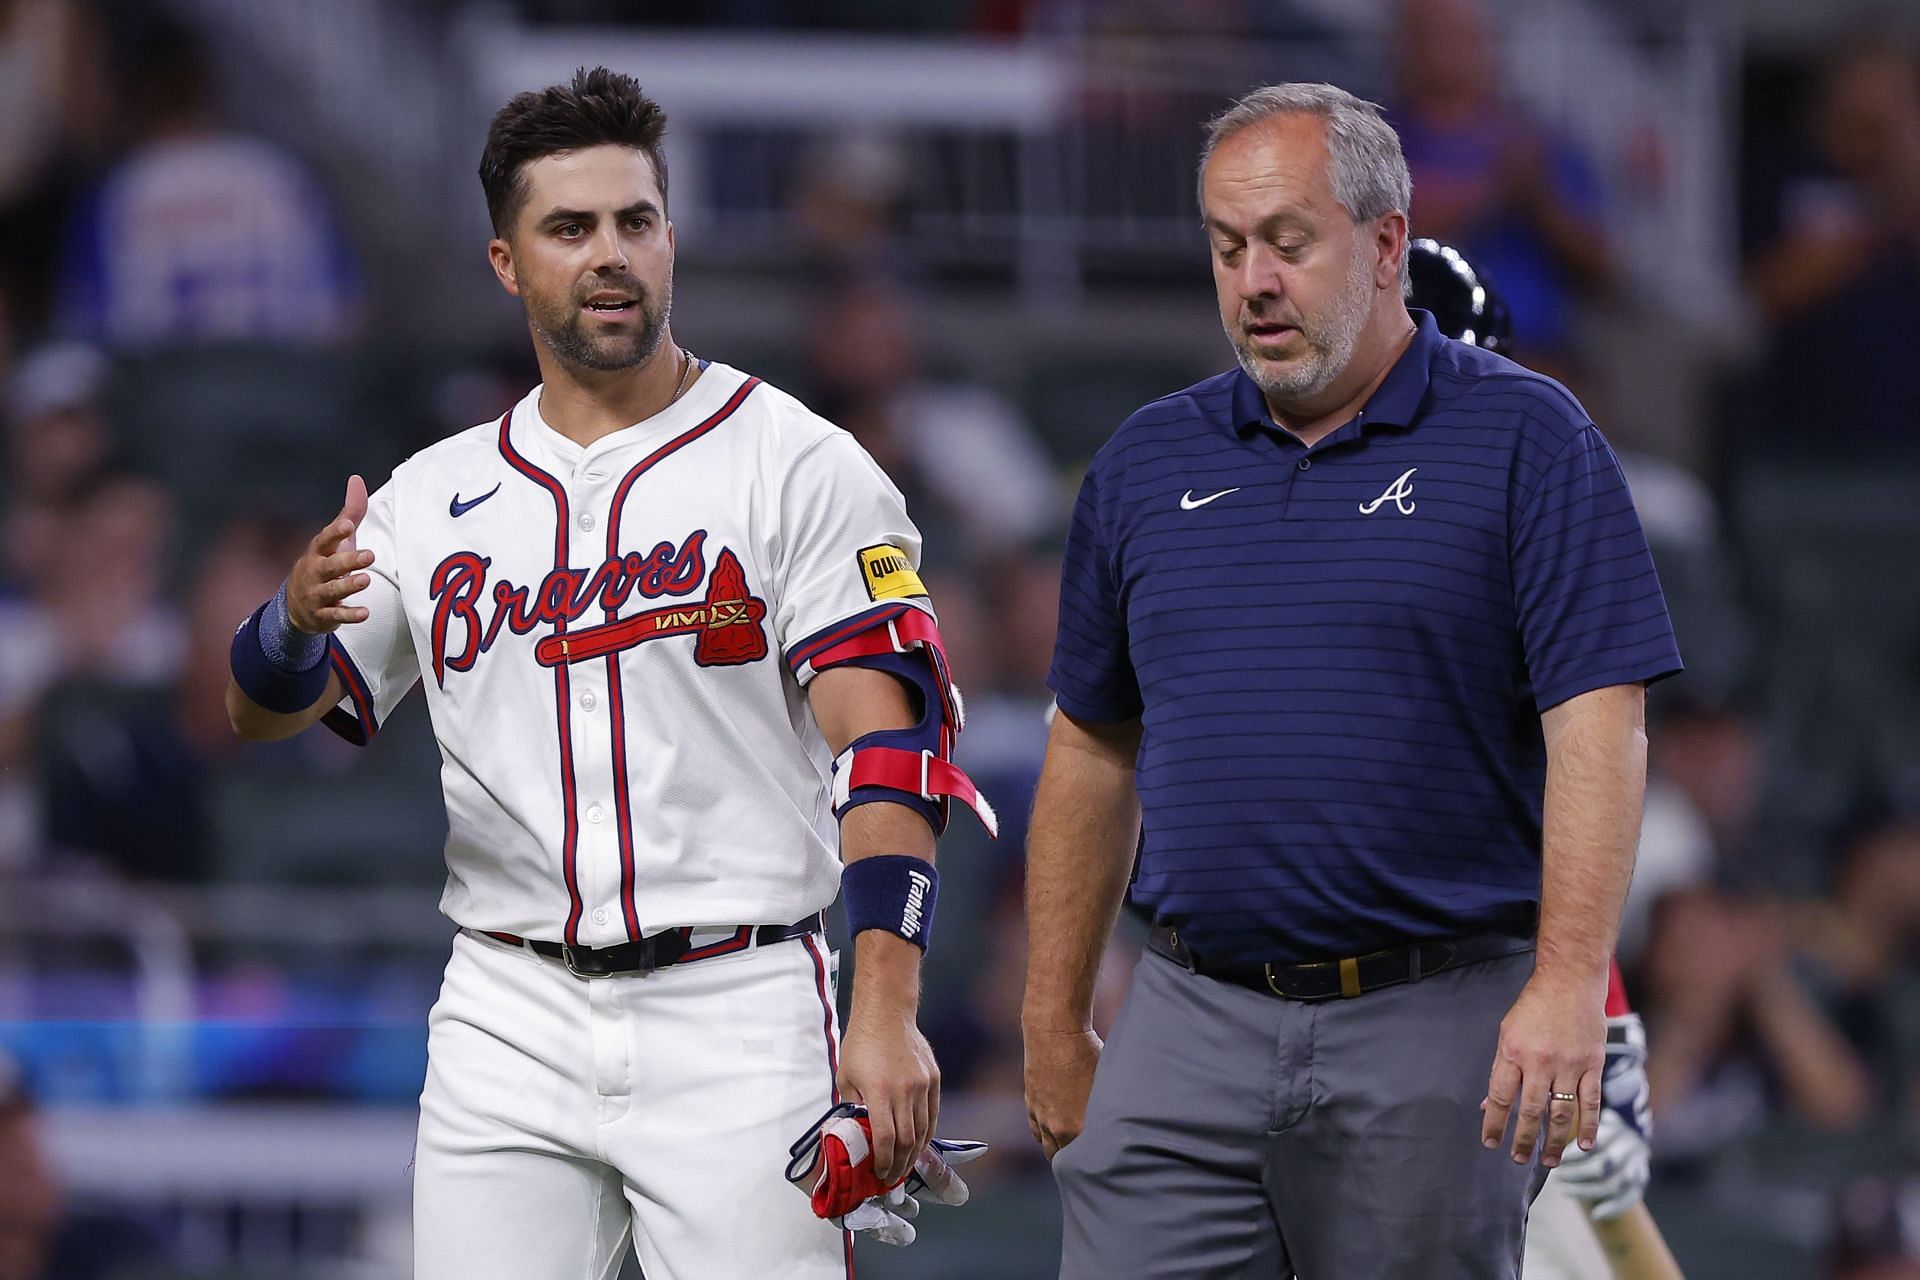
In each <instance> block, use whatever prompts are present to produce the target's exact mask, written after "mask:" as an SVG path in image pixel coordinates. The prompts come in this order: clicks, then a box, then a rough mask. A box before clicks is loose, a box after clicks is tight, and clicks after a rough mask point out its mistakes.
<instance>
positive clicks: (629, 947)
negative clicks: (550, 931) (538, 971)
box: [467, 911, 827, 978]
mask: <svg viewBox="0 0 1920 1280" xmlns="http://www.w3.org/2000/svg"><path fill="white" fill-rule="evenodd" d="M826 927H827V917H826V913H825V912H821V911H816V912H814V913H813V914H812V915H810V916H808V917H807V918H806V919H805V920H800V921H796V922H795V923H793V924H763V925H757V926H756V925H746V924H743V925H739V926H737V927H736V928H735V929H734V931H733V936H732V937H731V938H722V939H720V940H719V941H717V942H710V943H707V944H705V945H703V946H699V947H696V946H694V945H693V939H692V931H691V930H688V929H668V930H667V931H666V932H664V933H656V934H653V935H652V936H650V937H646V938H641V939H640V940H639V941H638V942H622V943H619V944H617V945H615V946H611V947H573V946H568V945H567V944H566V943H564V942H542V941H539V940H538V939H534V938H522V937H521V936H519V935H518V934H513V933H501V932H498V931H497V930H493V929H469V930H467V932H468V933H477V934H480V935H481V936H483V937H487V938H492V939H493V940H494V941H495V942H504V943H506V944H507V945H508V946H510V947H525V948H526V949H527V950H529V951H531V952H533V953H534V954H535V955H537V956H542V957H544V958H546V959H548V960H558V961H559V962H560V963H562V964H564V965H566V966H567V968H568V969H569V970H570V971H571V972H572V973H573V975H574V976H575V977H577V978H611V977H613V976H615V975H616V974H623V973H651V972H652V971H653V970H655V969H664V968H666V967H667V966H669V965H675V964H685V963H686V962H688V961H690V960H707V959H710V958H712V957H714V956H722V955H730V954H732V953H733V952H735V951H745V950H746V949H747V948H748V947H749V946H762V947H764V946H766V945H767V944H768V943H770V942H786V941H787V940H789V939H791V938H798V937H800V936H802V935H803V934H809V933H820V932H822V931H823V930H825V929H826Z"/></svg>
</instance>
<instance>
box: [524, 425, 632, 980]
mask: <svg viewBox="0 0 1920 1280" xmlns="http://www.w3.org/2000/svg"><path fill="white" fill-rule="evenodd" d="M512 422H513V411H512V410H511V409H509V410H508V411H507V412H506V413H505V414H504V415H502V417H501V419H500V456H501V457H503V458H505V459H506V460H507V463H508V465H509V466H511V467H512V468H513V469H514V470H515V471H518V472H519V473H520V474H521V475H523V476H525V477H526V478H527V479H529V480H531V481H533V482H534V483H535V484H537V485H539V486H540V487H541V488H543V489H545V490H546V491H547V492H548V493H549V494H550V495H552V497H553V507H554V526H553V528H554V532H553V567H554V568H555V569H556V570H558V569H565V568H566V567H567V524H568V515H567V491H566V488H565V487H564V486H563V485H562V484H561V483H560V482H559V481H558V480H556V479H554V478H553V477H552V476H550V475H548V474H547V473H546V472H544V471H542V470H541V469H540V468H539V467H536V466H534V465H533V464H532V463H531V462H528V461H527V460H526V459H525V458H523V457H521V456H520V454H519V452H518V451H517V450H516V449H514V447H513V441H512V440H511V439H509V438H508V430H507V428H508V427H509V426H510V425H511V424H512ZM566 629H567V620H566V619H565V618H564V617H563V618H558V619H556V620H555V621H554V624H553V630H554V634H555V635H559V634H561V633H563V632H564V631H566ZM567 675H568V673H567V668H566V667H565V666H558V667H555V668H554V669H553V691H554V707H555V710H556V711H557V712H558V718H559V722H560V792H561V799H562V808H563V809H564V810H565V812H566V827H565V830H564V834H563V835H562V836H561V842H560V870H561V874H562V875H563V876H564V877H565V878H566V882H567V927H566V931H565V937H566V940H567V943H568V945H569V946H576V947H577V946H579V945H580V910H581V905H580V881H579V874H578V869H577V868H576V866H575V859H576V857H577V856H578V853H579V845H580V820H579V818H578V817H577V816H576V815H575V813H574V809H575V807H576V806H577V804H578V798H577V797H576V795H575V793H574V781H573V722H572V720H571V718H570V717H569V716H568V714H567V707H568V702H569V698H570V695H569V693H568V690H567V683H568V682H567ZM616 741H617V737H616ZM623 790H624V788H623Z"/></svg>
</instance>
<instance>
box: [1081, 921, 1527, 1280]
mask: <svg viewBox="0 0 1920 1280" xmlns="http://www.w3.org/2000/svg"><path fill="white" fill-rule="evenodd" d="M1532 972H1533V956H1532V954H1531V953H1523V954H1520V955H1514V956H1505V957H1501V958H1499V959H1496V960H1488V961H1483V962H1481V963H1479V964H1473V965H1466V966H1462V967H1461V968H1458V969H1450V970H1447V971H1445V972H1442V973H1438V974H1435V975H1433V976H1431V977H1428V978H1425V979H1423V980H1421V981H1420V982H1417V983H1408V984H1403V985H1401V986H1396V987H1386V988H1382V989H1381V990H1378V991H1370V992H1368V993H1367V994H1366V995H1363V996H1360V997H1359V998H1357V999H1353V1000H1339V999H1335V1000H1326V1001H1320V1002H1317V1003H1312V1004H1304V1003H1299V1002H1295V1001H1291V1000H1281V999H1276V998H1274V997H1272V996H1268V995H1263V994H1261V993H1259V992H1255V991H1250V990H1247V989H1246V988H1244V987H1237V986H1232V985H1229V984H1226V983H1222V982H1216V981H1214V980H1213V979H1211V978H1203V977H1199V976H1197V975H1195V974H1192V973H1189V972H1187V970H1185V969H1184V968H1182V967H1180V966H1179V965H1177V964H1175V963H1174V962H1172V961H1170V960H1166V959H1164V958H1162V957H1160V956H1157V955H1154V954H1152V953H1150V952H1149V953H1147V954H1145V955H1143V956H1142V957H1141V958H1140V963H1139V966H1138V967H1137V968H1136V970H1135V971H1134V980H1133V990H1132V993H1131V994H1130V995H1129V996H1128V998H1127V1004H1126V1008H1125V1009H1124V1010H1123V1011H1122V1013H1121V1015H1120V1018H1119V1021H1118V1022H1117V1023H1116V1025H1115V1027H1114V1030H1113V1035H1112V1037H1111V1038H1110V1039H1109V1040H1108V1042H1107V1047H1106V1050H1105V1052H1104V1053H1103V1054H1102V1055H1101V1058H1100V1069H1099V1071H1098V1072H1097V1073H1096V1074H1095V1076H1094V1082H1093V1096H1092V1098H1091V1099H1090V1100H1089V1102H1088V1106H1087V1121H1086V1129H1085V1131H1084V1132H1083V1133H1082V1134H1081V1135H1080V1137H1079V1138H1078V1139H1077V1140H1075V1141H1074V1142H1072V1143H1071V1144H1069V1145H1068V1146H1067V1147H1066V1148H1065V1149H1064V1150H1062V1151H1061V1152H1060V1153H1059V1154H1058V1155H1057V1156H1055V1158H1054V1162H1053V1172H1054V1177H1055V1178H1056V1179H1057V1180H1058V1182H1059V1184H1060V1199H1061V1204H1062V1207H1063V1209H1064V1212H1065V1217H1066V1230H1065V1239H1064V1242H1063V1249H1062V1259H1061V1268H1060V1275H1061V1280H1148V1278H1149V1277H1166V1278H1167V1280H1173V1278H1174V1277H1178V1278H1179V1280H1199V1278H1201V1277H1209V1278H1217V1280H1240V1278H1241V1277H1246V1278H1248V1280H1254V1278H1256V1277H1257V1278H1258V1280H1279V1278H1281V1277H1287V1276H1294V1275H1297V1276H1299V1277H1300V1280H1403V1278H1405V1280H1413V1278H1415V1277H1418V1280H1454V1278H1455V1277H1458V1278H1459V1280H1517V1277H1518V1276H1519V1274H1520V1252H1521V1242H1522V1238H1523V1237H1524V1235H1525V1232H1526V1222H1527V1205H1528V1203H1529V1202H1530V1201H1531V1200H1532V1198H1533V1195H1534V1193H1535V1192H1537V1191H1538V1190H1539V1185H1540V1183H1541V1182H1542V1181H1544V1180H1545V1175H1546V1170H1545V1169H1544V1168H1541V1167H1540V1166H1539V1165H1538V1164H1537V1163H1536V1164H1532V1165H1520V1164H1515V1163H1514V1161H1513V1156H1512V1154H1511V1152H1510V1151H1509V1150H1507V1149H1505V1148H1502V1149H1500V1150H1497V1151H1488V1150H1487V1149H1486V1148H1484V1147H1482V1146H1481V1145H1480V1099H1481V1098H1482V1096H1484V1095H1485V1093H1486V1087H1487V1073H1488V1071H1489V1070H1490V1069H1491V1068H1492V1066H1493V1051H1494V1046H1495V1043H1496V1041H1497V1039H1498V1036H1499V1029H1500V1020H1501V1018H1503V1017H1504V1016H1506V1012H1507V1009H1508V1008H1509V1007H1510V1006H1511V1005H1512V1003H1513V1001H1514V998H1515V997H1516V996H1518V995H1519V994H1520V988H1521V987H1522V986H1524V985H1525V983H1526V981H1527V978H1528V977H1529V976H1530V975H1531V974H1532Z"/></svg>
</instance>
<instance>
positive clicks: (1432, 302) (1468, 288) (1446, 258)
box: [1407, 239, 1513, 355]
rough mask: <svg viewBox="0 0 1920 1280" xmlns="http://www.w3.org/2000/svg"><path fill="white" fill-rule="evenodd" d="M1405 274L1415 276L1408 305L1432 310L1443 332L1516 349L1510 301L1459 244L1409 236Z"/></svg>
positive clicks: (1508, 352)
mask: <svg viewBox="0 0 1920 1280" xmlns="http://www.w3.org/2000/svg"><path fill="white" fill-rule="evenodd" d="M1407 274H1408V276H1409V277H1411V279H1412V281H1413V291H1412V292H1411V293H1410V294H1408V295H1407V305H1408V306H1410V307H1419V308H1420V309H1421V310H1423V311H1431V312H1433V322H1434V323H1435V324H1436V325H1438V326H1439V327H1440V332H1442V333H1444V334H1446V335H1447V336H1448V337H1449V338H1458V339H1459V340H1460V341H1462V342H1470V343H1472V344H1473V345H1474V346H1476V347H1485V348H1486V349H1487V350H1488V351H1498V352H1499V353H1500V354H1502V355H1511V354H1512V353H1513V318H1512V316H1511V315H1509V314H1508V312H1507V304H1506V303H1504V302H1502V301H1501V300H1500V295H1499V294H1497V293H1495V292H1494V291H1493V286H1492V285H1491V284H1489V283H1487V280H1486V277H1484V276H1482V275H1481V274H1480V273H1479V272H1478V271H1476V270H1474V267H1473V264H1472V263H1470V262H1468V261H1467V260H1466V258H1465V257H1463V256H1462V255H1461V253H1460V251H1459V250H1458V249H1456V248H1454V247H1453V246H1452V245H1450V244H1442V243H1440V242H1439V241H1438V240H1427V239H1420V240H1412V241H1409V242H1408V244H1407Z"/></svg>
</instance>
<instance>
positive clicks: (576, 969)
mask: <svg viewBox="0 0 1920 1280" xmlns="http://www.w3.org/2000/svg"><path fill="white" fill-rule="evenodd" d="M576 950H577V948H575V947H574V946H573V945H572V944H570V943H565V942H563V943H561V944H560V958H561V959H562V960H563V961H565V962H566V966H567V972H568V973H571V974H572V975H573V976H574V977H576V978H611V977H612V976H613V970H611V969H582V968H581V967H580V963H579V961H577V960H576V959H575V958H574V953H575V951H576Z"/></svg>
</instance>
